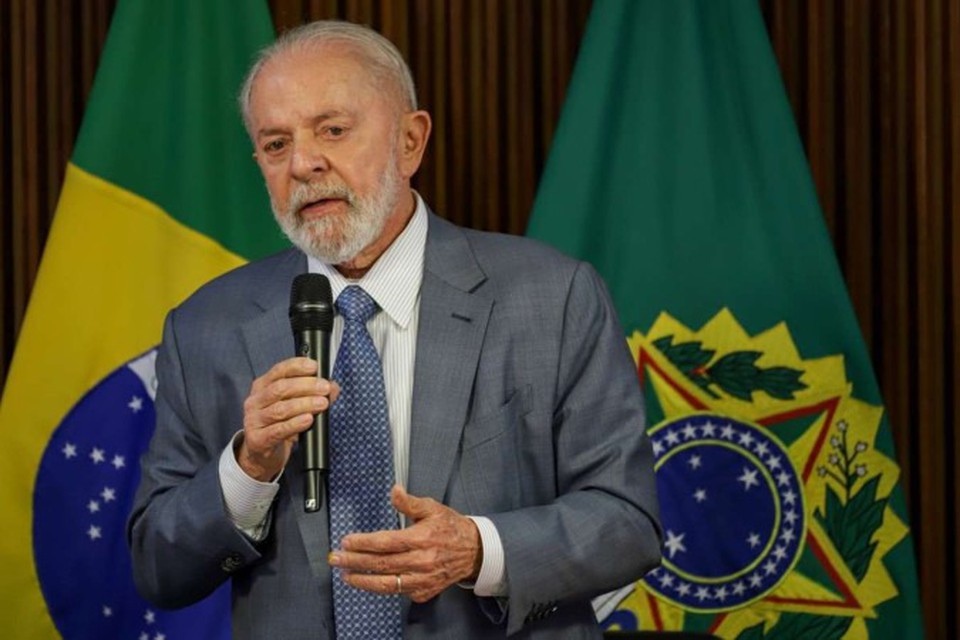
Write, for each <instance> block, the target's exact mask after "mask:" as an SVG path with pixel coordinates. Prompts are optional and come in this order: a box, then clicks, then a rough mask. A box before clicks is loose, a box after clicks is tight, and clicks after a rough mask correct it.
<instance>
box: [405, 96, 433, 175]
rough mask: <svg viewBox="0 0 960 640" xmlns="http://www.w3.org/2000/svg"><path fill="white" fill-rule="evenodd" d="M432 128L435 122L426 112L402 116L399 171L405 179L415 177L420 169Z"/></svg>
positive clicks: (415, 112) (412, 112)
mask: <svg viewBox="0 0 960 640" xmlns="http://www.w3.org/2000/svg"><path fill="white" fill-rule="evenodd" d="M432 127H433V122H432V121H431V120H430V114H429V113H427V112H426V111H411V112H410V113H405V114H403V115H402V116H401V119H400V149H399V151H398V155H399V158H398V162H397V169H398V170H399V171H400V175H401V176H403V177H404V178H411V177H413V175H414V174H415V173H416V172H417V170H418V169H419V168H420V163H421V162H422V161H423V153H424V151H426V149H427V141H428V140H429V139H430V130H431V129H432Z"/></svg>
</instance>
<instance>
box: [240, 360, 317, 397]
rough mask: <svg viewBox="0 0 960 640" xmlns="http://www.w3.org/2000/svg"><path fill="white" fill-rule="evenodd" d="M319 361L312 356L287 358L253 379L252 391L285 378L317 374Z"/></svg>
mask: <svg viewBox="0 0 960 640" xmlns="http://www.w3.org/2000/svg"><path fill="white" fill-rule="evenodd" d="M317 367H318V365H317V361H316V360H311V359H310V358H299V357H298V358H287V359H286V360H281V361H280V362H278V363H277V364H275V365H273V366H272V367H270V370H269V371H267V372H266V373H265V374H263V375H262V376H260V377H259V378H257V379H256V380H254V381H253V386H252V387H251V392H253V391H256V390H258V389H262V388H263V387H266V386H268V385H270V384H272V383H273V382H276V381H277V380H281V379H283V378H295V377H298V376H311V375H312V376H316V374H317Z"/></svg>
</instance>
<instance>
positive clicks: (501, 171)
mask: <svg viewBox="0 0 960 640" xmlns="http://www.w3.org/2000/svg"><path fill="white" fill-rule="evenodd" d="M115 2H116V0H81V1H79V2H77V1H74V0H4V1H3V2H0V216H2V218H0V295H2V298H3V310H2V314H0V382H2V380H3V379H4V378H5V373H6V367H7V365H8V364H9V361H10V358H11V355H12V348H13V344H14V341H15V338H16V334H17V332H18V330H19V328H20V325H21V323H22V321H23V314H24V311H25V309H26V303H27V299H28V296H29V292H30V289H31V287H32V284H33V281H34V278H35V277H36V271H37V266H38V264H39V260H40V255H41V251H42V247H43V243H44V240H45V238H46V234H47V230H48V229H49V226H50V221H51V218H52V215H53V211H54V208H55V204H56V200H57V197H58V195H59V189H60V182H61V180H62V177H63V171H64V167H65V165H66V162H67V159H68V158H69V156H70V153H71V150H72V146H73V141H74V138H75V136H76V132H77V129H78V127H79V126H80V123H81V120H82V112H83V105H84V102H85V100H86V97H87V95H88V93H89V90H90V87H91V85H92V82H93V77H94V74H95V71H96V65H97V60H98V57H99V54H100V51H101V49H102V46H103V42H104V39H105V36H106V32H107V27H108V24H109V19H110V16H111V15H112V12H113V8H114V5H115ZM268 2H269V6H270V10H271V12H272V15H273V17H274V23H275V24H276V25H277V26H278V27H279V28H281V29H282V28H287V27H290V26H293V25H297V24H300V23H302V22H304V21H307V20H311V19H316V18H341V19H349V20H355V21H359V22H365V23H368V24H370V25H371V26H373V27H374V28H377V29H379V30H380V31H382V32H383V33H385V34H386V35H387V36H388V37H390V38H391V39H392V40H393V41H394V42H396V43H397V45H398V47H399V48H400V50H401V51H402V52H403V53H404V54H405V55H406V56H407V57H408V59H409V61H410V64H411V67H412V68H413V70H414V74H415V77H416V80H417V82H418V89H419V94H420V100H421V103H422V105H423V107H424V108H426V109H428V110H429V111H430V112H431V113H432V114H433V118H434V132H433V140H432V143H431V147H430V150H429V152H428V155H427V157H426V158H425V163H424V167H423V169H422V171H421V174H420V176H418V178H417V181H416V186H417V188H418V189H419V190H420V191H421V192H422V193H423V194H424V196H425V197H426V199H427V200H428V201H429V202H430V203H431V204H432V205H433V206H434V207H436V209H437V210H438V211H439V212H440V213H442V214H443V215H445V216H447V217H448V218H450V219H452V220H454V221H456V222H458V223H460V224H465V225H469V226H473V227H476V228H481V229H491V230H501V231H510V232H514V233H519V232H522V230H523V229H524V227H525V226H526V220H527V216H528V213H529V209H530V205H531V203H532V201H533V197H534V193H535V189H536V184H537V180H538V178H539V175H540V172H541V170H542V168H543V163H544V161H545V159H546V157H547V153H548V150H549V146H550V141H551V139H552V136H553V133H554V131H555V128H556V124H557V120H558V118H559V115H560V109H561V106H562V103H563V97H564V93H565V90H566V86H567V82H568V80H569V76H570V71H571V69H572V67H573V64H574V61H575V59H576V53H577V46H578V44H579V41H580V37H581V35H582V33H583V28H584V25H585V23H586V19H587V16H588V14H589V10H590V6H591V0H380V1H378V0H268ZM760 5H761V7H762V9H763V12H764V17H765V18H766V21H767V26H768V30H769V33H770V38H771V42H772V45H773V49H774V51H775V53H776V55H777V57H778V60H779V62H780V66H781V71H782V73H783V78H784V84H785V86H786V88H787V92H788V95H789V97H790V100H791V103H792V105H793V109H794V114H795V116H796V120H797V126H798V129H799V131H800V135H801V137H802V139H803V141H804V145H805V148H806V151H807V155H808V159H809V161H810V166H811V171H812V174H813V177H814V180H815V183H816V185H817V190H818V194H819V197H820V201H821V204H822V207H823V213H824V219H825V221H826V223H827V227H828V229H829V230H830V233H831V236H832V238H833V240H834V245H835V247H836V251H837V255H838V257H839V260H840V264H841V266H842V268H843V271H844V274H845V276H846V279H847V282H848V285H849V287H850V293H851V297H852V300H853V303H854V307H855V309H856V311H857V314H858V317H859V319H860V323H861V327H862V329H863V332H864V337H865V339H866V340H867V343H868V345H869V347H870V349H871V354H872V357H873V361H874V363H875V367H876V371H877V376H878V378H879V381H880V385H881V388H882V390H883V393H884V397H885V400H886V408H887V411H888V415H889V418H890V422H891V424H892V427H893V435H894V439H895V441H896V445H897V451H898V460H899V463H900V465H901V468H902V480H903V486H904V490H905V493H906V496H907V500H908V504H909V507H910V512H911V523H912V528H913V534H914V542H915V544H916V546H917V559H918V563H917V564H918V568H919V570H920V579H921V595H922V598H923V606H924V614H925V618H926V621H927V626H928V636H929V637H931V638H954V637H960V611H958V607H956V602H958V601H960V594H958V576H960V557H958V553H957V545H956V543H955V542H954V538H955V536H956V531H958V530H960V511H958V507H957V500H958V496H957V487H958V485H960V471H958V465H957V464H955V461H956V460H958V459H960V439H958V438H957V433H956V432H957V428H958V426H960V425H958V413H960V388H958V383H957V376H956V373H955V367H956V365H957V363H960V341H958V335H960V258H958V257H957V256H958V255H960V2H957V1H956V0H845V1H844V2H835V1H834V0H805V1H804V2H797V1H796V0H760Z"/></svg>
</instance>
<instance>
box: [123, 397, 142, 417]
mask: <svg viewBox="0 0 960 640" xmlns="http://www.w3.org/2000/svg"><path fill="white" fill-rule="evenodd" d="M127 406H128V407H130V410H131V411H133V412H134V413H140V410H141V409H143V398H141V397H140V396H133V397H132V398H130V402H128V403H127Z"/></svg>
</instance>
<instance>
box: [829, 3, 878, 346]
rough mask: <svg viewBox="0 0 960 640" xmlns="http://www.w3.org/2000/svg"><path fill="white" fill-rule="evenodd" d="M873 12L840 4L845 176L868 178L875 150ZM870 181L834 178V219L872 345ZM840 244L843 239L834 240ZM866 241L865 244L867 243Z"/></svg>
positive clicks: (852, 291) (846, 269) (855, 303)
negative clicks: (838, 220) (872, 135)
mask: <svg viewBox="0 0 960 640" xmlns="http://www.w3.org/2000/svg"><path fill="white" fill-rule="evenodd" d="M872 10H873V9H872V8H871V7H869V6H866V5H865V4H863V3H859V2H845V3H842V6H841V7H840V11H841V12H842V20H841V22H840V25H839V28H840V29H842V32H843V37H842V40H841V43H842V52H841V53H840V58H841V59H842V61H843V63H842V83H843V87H844V90H843V92H842V96H843V99H842V105H841V106H840V107H839V109H840V111H841V112H842V123H843V124H842V126H840V127H839V131H840V133H839V135H838V137H839V139H840V143H841V146H842V149H843V151H842V153H840V154H839V155H840V156H841V158H842V166H840V167H838V168H837V171H842V172H843V173H842V175H846V176H862V175H870V171H871V158H872V157H873V149H872V145H871V139H870V133H871V125H872V123H873V116H874V109H873V105H874V104H876V103H875V101H874V100H873V99H872V98H873V96H872V95H871V91H870V73H869V71H870V69H869V64H870V63H869V60H870V45H871V42H870V30H869V27H870V21H869V12H870V11H872ZM872 186H873V185H872V184H871V182H868V181H866V180H843V179H840V180H837V190H838V193H840V194H842V196H843V197H842V200H840V201H838V202H837V207H838V209H841V208H842V209H841V210H838V212H837V215H838V217H839V218H841V219H843V220H844V223H843V225H842V228H843V229H844V230H845V233H844V234H842V239H843V241H844V244H845V247H844V251H843V254H844V255H845V257H846V262H845V264H844V275H845V276H846V280H847V285H848V287H849V290H850V294H851V300H852V302H853V306H854V309H856V312H857V317H858V318H859V320H860V328H861V331H862V332H863V337H864V339H865V340H866V341H867V342H868V343H870V342H871V338H872V336H873V317H874V316H873V308H874V301H873V295H872V294H873V284H874V282H875V281H874V278H873V267H874V265H873V241H872V239H873V235H874V233H873V232H874V229H873V218H874V213H873V203H872V199H871V189H872ZM837 240H838V241H840V240H841V237H838V238H837ZM865 240H866V241H865Z"/></svg>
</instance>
